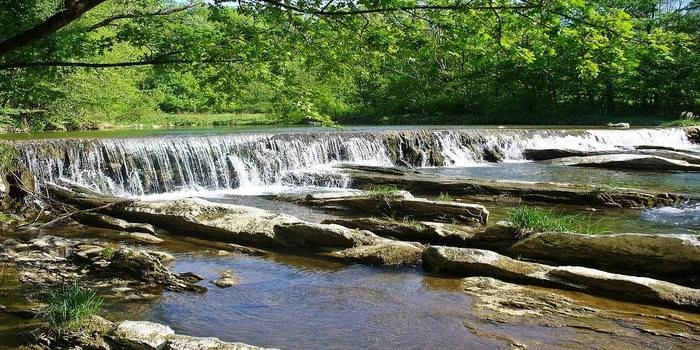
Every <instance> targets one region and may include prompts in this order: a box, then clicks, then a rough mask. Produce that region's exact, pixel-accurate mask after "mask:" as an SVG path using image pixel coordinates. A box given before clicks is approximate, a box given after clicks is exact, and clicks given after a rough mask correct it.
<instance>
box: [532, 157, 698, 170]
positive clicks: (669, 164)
mask: <svg viewBox="0 0 700 350" xmlns="http://www.w3.org/2000/svg"><path fill="white" fill-rule="evenodd" d="M546 163H548V164H554V165H567V166H584V167H594V168H604V169H628V170H650V171H700V165H698V164H691V163H688V162H686V161H684V160H675V159H669V158H664V157H659V156H654V155H641V154H608V155H598V156H587V157H566V158H558V159H552V160H548V161H546Z"/></svg>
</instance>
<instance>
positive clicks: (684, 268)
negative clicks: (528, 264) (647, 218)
mask: <svg viewBox="0 0 700 350" xmlns="http://www.w3.org/2000/svg"><path fill="white" fill-rule="evenodd" d="M509 252H510V255H511V256H521V257H524V258H532V259H539V260H547V261H553V262H556V263H558V264H575V265H584V266H589V267H596V268H603V269H605V270H609V271H619V272H633V271H637V272H639V273H643V274H647V275H649V274H652V275H659V276H661V277H662V278H663V277H670V276H686V277H689V276H698V275H699V274H700V241H699V240H698V238H697V237H696V236H693V235H651V234H636V233H622V234H611V235H585V234H576V233H560V232H542V233H535V234H533V235H531V236H529V237H527V238H525V239H523V240H521V241H518V242H517V243H516V244H514V245H513V246H512V247H511V248H510V249H509Z"/></svg>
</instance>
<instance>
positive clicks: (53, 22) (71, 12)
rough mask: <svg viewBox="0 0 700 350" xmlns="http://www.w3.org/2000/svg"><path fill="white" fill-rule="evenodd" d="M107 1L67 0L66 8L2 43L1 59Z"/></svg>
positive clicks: (0, 44)
mask: <svg viewBox="0 0 700 350" xmlns="http://www.w3.org/2000/svg"><path fill="white" fill-rule="evenodd" d="M104 1H105V0H66V4H65V8H64V9H63V10H61V11H60V12H58V13H56V14H54V15H53V16H51V17H49V18H47V19H46V20H45V21H43V22H41V23H39V24H37V25H36V26H34V27H32V28H29V29H27V30H25V31H24V32H22V33H19V34H17V35H15V36H13V37H10V38H8V39H6V40H3V41H2V42H0V57H2V56H5V55H7V54H9V53H11V52H13V51H16V50H18V49H20V48H22V47H25V46H27V45H30V44H32V43H35V42H37V41H39V40H41V39H43V38H45V37H47V36H49V35H51V34H53V33H55V32H56V31H58V30H59V29H61V28H63V27H65V26H67V25H68V24H70V23H71V22H73V21H75V20H76V19H78V18H80V16H82V15H83V14H84V13H85V12H87V11H90V10H91V9H92V8H94V7H95V6H97V5H99V4H101V3H103V2H104Z"/></svg>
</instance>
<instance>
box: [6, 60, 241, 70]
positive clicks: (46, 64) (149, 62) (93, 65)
mask: <svg viewBox="0 0 700 350" xmlns="http://www.w3.org/2000/svg"><path fill="white" fill-rule="evenodd" d="M240 62H244V60H243V59H205V60H190V59H170V60H144V61H131V62H110V63H91V62H71V61H42V62H8V63H0V70H8V69H17V68H37V67H39V68H41V67H73V68H119V67H138V66H158V65H168V64H193V63H201V64H218V63H240Z"/></svg>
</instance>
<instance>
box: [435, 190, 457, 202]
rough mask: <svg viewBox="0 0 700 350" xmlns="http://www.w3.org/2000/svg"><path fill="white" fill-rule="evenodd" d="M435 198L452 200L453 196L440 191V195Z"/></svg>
mask: <svg viewBox="0 0 700 350" xmlns="http://www.w3.org/2000/svg"><path fill="white" fill-rule="evenodd" d="M435 200H436V201H438V202H454V200H455V198H454V197H452V196H451V195H450V194H449V193H444V192H440V195H438V196H437V197H435Z"/></svg>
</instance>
